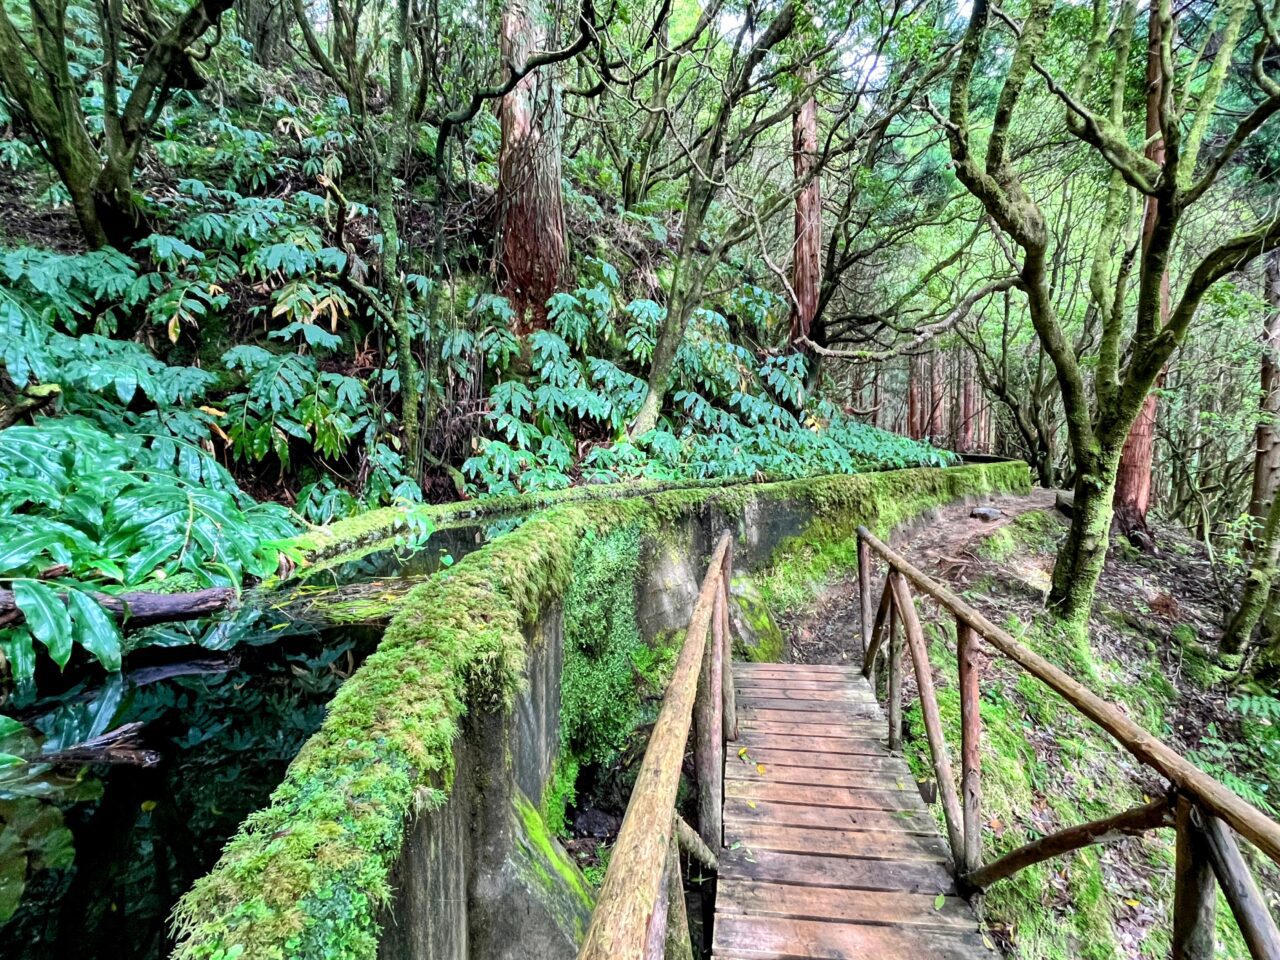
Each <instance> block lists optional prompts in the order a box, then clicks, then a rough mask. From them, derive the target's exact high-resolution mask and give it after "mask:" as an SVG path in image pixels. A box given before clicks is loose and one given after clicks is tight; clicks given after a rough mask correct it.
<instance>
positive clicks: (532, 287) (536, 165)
mask: <svg viewBox="0 0 1280 960" xmlns="http://www.w3.org/2000/svg"><path fill="white" fill-rule="evenodd" d="M547 23H548V18H547V13H546V10H545V9H544V8H543V6H542V4H541V3H540V2H538V0H509V2H508V4H507V8H506V10H505V11H504V12H503V14H502V37H501V44H500V46H501V49H502V59H503V61H504V62H506V63H509V64H510V65H511V66H512V67H514V68H515V69H521V68H523V67H524V64H525V63H526V62H527V61H528V59H529V57H530V56H532V55H533V54H535V53H537V52H539V51H542V50H545V49H546V48H547V39H548V31H547ZM499 115H500V117H501V121H502V147H501V150H500V151H499V154H498V229H499V239H498V286H499V289H500V290H501V292H502V294H503V295H504V296H505V297H507V298H508V299H509V300H510V301H511V305H512V307H514V308H515V312H516V319H515V332H516V333H519V334H524V333H528V332H530V331H532V330H543V329H546V326H547V306H546V304H547V300H548V299H550V297H551V295H552V294H553V293H555V292H556V290H557V288H558V287H559V286H560V279H561V275H562V273H563V271H564V265H565V261H566V254H567V251H566V246H565V227H564V202H563V197H562V195H561V189H560V134H561V127H562V125H563V124H562V119H563V118H562V114H561V108H560V92H559V90H558V89H557V86H556V82H555V79H554V77H553V76H552V73H551V72H550V70H548V69H545V68H544V69H540V70H534V71H533V72H532V73H530V74H529V75H528V76H526V77H524V78H523V79H521V81H520V82H519V83H517V84H516V86H515V89H514V90H512V91H511V92H510V93H508V94H507V95H506V96H505V97H503V98H502V104H501V107H500V108H499Z"/></svg>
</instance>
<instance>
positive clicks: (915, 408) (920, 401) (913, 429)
mask: <svg viewBox="0 0 1280 960" xmlns="http://www.w3.org/2000/svg"><path fill="white" fill-rule="evenodd" d="M926 426H927V418H926V413H925V383H924V358H923V357H922V356H921V355H920V354H918V353H913V354H912V355H911V359H910V361H909V362H908V365H907V436H909V437H911V438H912V439H913V440H919V439H921V438H922V437H923V436H924V432H925V427H926Z"/></svg>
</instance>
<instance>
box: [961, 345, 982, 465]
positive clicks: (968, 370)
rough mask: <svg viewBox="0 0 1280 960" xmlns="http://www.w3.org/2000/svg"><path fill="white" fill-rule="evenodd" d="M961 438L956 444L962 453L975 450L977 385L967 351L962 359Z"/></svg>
mask: <svg viewBox="0 0 1280 960" xmlns="http://www.w3.org/2000/svg"><path fill="white" fill-rule="evenodd" d="M960 376H961V378H962V379H961V383H960V438H959V443H958V444H957V445H956V447H957V449H958V450H959V451H960V452H961V453H971V452H972V451H973V427H974V416H975V414H976V403H975V401H976V399H977V398H976V397H975V396H974V395H975V393H976V392H977V385H976V384H975V383H974V378H973V358H972V357H971V356H969V354H968V353H967V352H966V353H965V354H964V357H963V358H962V360H961V374H960Z"/></svg>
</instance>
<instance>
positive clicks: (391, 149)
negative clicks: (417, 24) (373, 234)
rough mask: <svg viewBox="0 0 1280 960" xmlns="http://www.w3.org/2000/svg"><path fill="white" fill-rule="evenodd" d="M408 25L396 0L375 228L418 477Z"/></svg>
mask: <svg viewBox="0 0 1280 960" xmlns="http://www.w3.org/2000/svg"><path fill="white" fill-rule="evenodd" d="M408 26H409V0H399V2H398V3H397V5H396V16H395V17H394V19H393V21H392V34H391V46H390V49H389V50H388V53H387V55H388V58H389V61H390V63H389V67H390V85H389V86H390V90H389V93H390V112H389V123H388V125H387V131H386V141H385V145H386V146H385V150H384V151H383V155H382V157H381V158H380V162H378V163H377V164H376V167H375V170H374V185H375V193H376V195H377V199H378V226H379V227H380V228H381V230H382V258H381V268H382V284H383V290H384V291H385V293H386V295H387V299H388V300H390V301H391V309H390V313H389V314H384V315H383V320H384V321H385V322H386V323H387V325H388V326H389V327H390V333H391V337H392V339H393V340H394V342H395V346H396V371H397V373H398V374H399V379H400V424H401V431H402V433H403V436H404V445H405V459H406V461H407V462H408V463H409V465H410V469H411V471H412V472H414V475H416V471H417V468H418V458H419V455H420V453H421V449H422V445H421V427H420V407H421V401H420V393H419V390H418V363H417V360H416V358H415V357H414V353H413V334H412V329H411V326H410V323H409V298H408V291H407V290H406V289H405V284H404V270H403V267H402V260H403V250H402V244H401V241H400V228H399V224H398V222H397V220H396V204H395V181H396V173H397V172H398V171H399V170H400V168H401V167H402V166H403V165H404V158H405V151H406V150H407V148H408V141H409V130H408V93H407V91H406V89H405V82H404V50H405V40H406V35H407V34H408Z"/></svg>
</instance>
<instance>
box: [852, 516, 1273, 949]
mask: <svg viewBox="0 0 1280 960" xmlns="http://www.w3.org/2000/svg"><path fill="white" fill-rule="evenodd" d="M873 555H874V556H876V557H878V558H879V559H880V560H882V561H883V562H884V563H885V564H886V565H887V567H888V574H887V576H886V579H885V585H884V588H883V590H882V591H881V594H880V602H879V605H878V607H877V608H876V614H875V617H874V619H873V618H871V617H869V616H868V614H869V613H870V611H871V605H872V600H871V576H872V571H871V566H872V556H873ZM858 567H859V594H860V597H859V599H860V601H861V605H862V642H863V654H864V659H863V664H864V666H863V673H864V674H865V675H866V676H867V677H868V679H870V680H871V682H872V687H873V688H874V687H875V671H876V666H877V661H878V660H880V659H885V660H887V663H888V676H887V677H886V688H887V697H888V710H887V712H888V717H889V746H890V749H891V750H899V749H901V747H902V676H903V670H902V652H903V647H904V639H905V646H906V648H907V649H908V650H909V652H910V657H911V663H912V666H913V667H914V670H915V677H916V686H917V689H918V690H919V695H920V708H921V714H922V716H923V719H924V727H925V734H926V738H927V740H928V744H929V752H930V756H931V758H932V760H933V769H934V775H935V777H936V779H937V782H938V792H939V797H940V799H941V801H942V810H943V814H944V816H945V819H946V824H947V836H948V840H949V841H950V844H951V851H952V856H953V859H954V860H955V864H956V868H957V874H958V876H959V879H960V883H961V886H962V887H963V888H965V890H966V892H970V893H979V892H981V891H983V890H985V889H986V888H987V887H989V886H990V885H991V884H993V883H995V882H996V881H997V880H1001V879H1003V878H1005V877H1008V876H1012V875H1013V874H1014V873H1017V872H1018V871H1019V870H1021V869H1023V868H1024V867H1028V866H1030V865H1032V864H1034V863H1039V862H1041V861H1044V860H1047V859H1049V858H1051V857H1055V856H1059V855H1061V854H1064V853H1067V852H1069V851H1071V850H1076V849H1078V848H1080V847H1084V846H1087V845H1089V844H1093V843H1099V842H1103V841H1106V840H1110V839H1115V838H1117V837H1119V836H1121V835H1123V834H1137V833H1141V832H1143V831H1145V830H1149V829H1152V828H1155V827H1161V826H1172V827H1175V828H1176V830H1177V851H1176V855H1175V859H1176V863H1175V867H1174V904H1173V956H1174V958H1175V960H1209V958H1211V957H1212V956H1213V942H1214V918H1215V912H1216V898H1217V893H1216V885H1215V881H1216V884H1220V885H1221V887H1222V891H1223V893H1224V894H1225V895H1226V898H1227V903H1228V904H1229V905H1230V907H1231V912H1232V914H1233V915H1234V916H1235V919H1236V922H1237V923H1238V924H1239V925H1240V930H1241V932H1242V933H1243V935H1244V939H1245V942H1246V943H1247V944H1248V946H1249V950H1250V952H1251V953H1252V955H1253V956H1254V957H1255V958H1266V960H1280V933H1278V932H1277V929H1276V923H1275V920H1274V918H1273V917H1272V916H1271V914H1270V912H1269V910H1268V908H1267V904H1266V901H1265V900H1264V899H1263V897H1262V894H1261V892H1260V891H1259V889H1258V885H1257V882H1256V880H1255V879H1254V877H1253V874H1252V872H1251V871H1250V869H1249V867H1248V865H1247V864H1246V863H1245V860H1244V857H1243V856H1242V855H1241V852H1240V848H1239V846H1238V845H1237V843H1236V835H1237V834H1239V835H1240V836H1242V837H1245V838H1246V839H1248V840H1249V841H1251V842H1252V843H1253V844H1254V845H1255V846H1256V847H1257V848H1258V849H1259V850H1260V851H1262V853H1264V854H1265V855H1266V856H1267V857H1269V858H1270V859H1271V860H1272V861H1273V862H1275V863H1276V864H1278V865H1280V824H1278V823H1276V822H1275V821H1274V820H1271V819H1270V818H1269V817H1267V816H1266V815H1265V814H1264V813H1263V812H1262V811H1260V810H1259V809H1258V808H1256V807H1254V806H1253V805H1251V804H1249V803H1246V802H1245V801H1244V800H1242V799H1240V797H1238V796H1237V795H1236V794H1234V793H1232V792H1231V791H1230V790H1229V789H1227V788H1226V787H1225V786H1223V785H1222V784H1221V783H1219V782H1218V781H1217V780H1215V779H1213V778H1212V777H1210V776H1209V775H1208V774H1206V773H1204V772H1203V771H1202V770H1200V769H1199V768H1197V767H1196V766H1194V765H1193V764H1191V763H1190V762H1188V761H1187V760H1186V759H1184V758H1183V757H1182V756H1180V755H1179V754H1178V753H1176V752H1175V751H1174V750H1173V749H1172V748H1171V747H1169V746H1167V745H1166V744H1164V743H1162V742H1161V741H1160V740H1158V739H1156V738H1155V737H1153V736H1152V735H1151V734H1149V733H1148V732H1147V731H1146V730H1144V729H1142V728H1141V727H1140V726H1138V725H1137V724H1136V723H1134V722H1133V721H1132V720H1130V719H1129V718H1128V717H1127V716H1126V715H1125V714H1124V713H1123V712H1122V711H1121V710H1119V709H1117V708H1116V707H1115V706H1114V705H1112V704H1110V703H1107V702H1106V701H1105V700H1103V699H1102V698H1100V697H1098V696H1097V695H1095V694H1094V693H1093V692H1091V691H1090V690H1089V689H1087V688H1086V687H1085V686H1083V685H1082V684H1080V683H1078V682H1077V681H1075V680H1074V679H1072V678H1071V677H1070V676H1068V675H1067V674H1066V673H1064V672H1063V671H1062V670H1060V669H1058V668H1057V667H1056V666H1054V665H1053V664H1052V663H1050V662H1049V661H1048V660H1046V659H1044V658H1043V657H1041V656H1039V655H1038V654H1036V653H1033V652H1032V651H1030V650H1028V649H1027V648H1026V647H1024V646H1022V645H1021V644H1020V643H1018V641H1016V640H1015V639H1014V638H1013V637H1012V636H1010V635H1009V634H1008V633H1007V632H1005V631H1004V630H1001V629H1000V628H999V627H997V626H995V625H994V624H992V623H991V622H990V621H988V620H987V619H986V618H985V617H983V616H982V614H980V613H978V612H977V611H976V610H974V609H973V608H972V607H970V606H969V605H968V604H966V603H965V602H964V601H963V600H961V599H960V598H959V597H957V596H956V595H955V594H954V593H952V592H951V591H950V590H948V589H947V588H946V587H943V586H942V585H941V584H939V583H937V582H935V581H934V580H931V579H930V578H929V577H927V576H925V575H924V574H923V573H921V572H920V571H919V570H917V569H916V568H915V567H914V566H912V565H911V564H910V563H909V562H908V561H907V560H906V558H904V557H903V556H901V555H900V554H898V553H896V552H895V551H894V550H892V549H890V548H889V547H888V546H886V545H885V544H884V543H882V542H881V541H880V540H878V539H877V538H876V537H875V536H874V535H872V534H871V533H870V532H869V531H868V530H866V529H865V528H863V527H859V528H858ZM912 587H915V588H916V589H917V590H919V591H920V592H921V593H923V594H925V595H927V596H929V597H930V598H931V599H933V600H934V601H936V603H937V604H938V605H939V607H941V608H942V610H944V611H945V612H946V613H949V614H950V615H951V616H952V617H954V619H955V623H956V642H957V652H958V660H959V678H958V684H959V690H960V779H959V790H958V791H957V786H956V783H957V781H956V780H955V778H954V774H953V769H952V766H951V758H950V756H949V752H948V748H947V741H946V738H945V736H944V732H943V728H942V721H941V718H940V717H939V714H938V703H937V697H936V695H935V693H934V685H933V672H932V666H931V664H930V662H929V654H928V647H927V644H926V643H925V638H924V630H923V629H922V627H921V625H920V619H919V616H918V615H917V613H916V608H915V602H914V600H913V598H912V594H911V588H912ZM980 641H985V642H986V643H987V644H988V645H989V646H990V647H992V648H994V649H995V650H996V651H997V652H999V653H1001V654H1003V655H1004V656H1006V657H1008V658H1009V659H1010V660H1012V661H1013V662H1014V663H1016V664H1017V665H1018V666H1020V667H1021V668H1022V669H1023V670H1025V671H1026V672H1027V673H1029V674H1031V675H1032V676H1033V677H1035V678H1036V679H1037V680H1039V681H1040V682H1042V683H1044V684H1045V685H1046V686H1048V687H1049V688H1050V689H1052V690H1054V691H1055V692H1057V693H1058V694H1059V695H1061V696H1062V698H1063V699H1064V700H1066V701H1067V703H1069V704H1070V705H1071V706H1072V707H1073V708H1075V710H1077V711H1078V712H1079V713H1081V714H1083V715H1084V716H1085V717H1087V718H1088V719H1089V720H1091V721H1093V722H1094V723H1096V724H1097V725H1098V726H1100V727H1101V728H1102V729H1103V730H1105V731H1106V732H1107V733H1109V734H1110V735H1111V736H1112V737H1114V738H1115V740H1116V741H1117V742H1118V743H1119V744H1120V746H1121V747H1123V748H1124V749H1125V750H1127V751H1128V752H1129V753H1131V754H1133V756H1134V757H1136V758H1137V759H1138V760H1139V761H1141V762H1142V763H1143V764H1144V765H1145V766H1147V767H1149V768H1151V769H1152V770H1155V771H1156V772H1158V773H1159V774H1160V775H1161V776H1163V777H1164V778H1165V779H1166V780H1167V781H1169V784H1170V789H1169V793H1168V795H1167V796H1165V797H1161V798H1159V799H1157V800H1154V801H1152V802H1151V803H1147V804H1143V805H1142V806H1138V807H1134V808H1133V809H1131V810H1127V811H1124V812H1123V813H1118V814H1115V815H1114V816H1110V817H1105V818H1103V819H1100V820H1095V821H1093V822H1091V823H1085V824H1080V825H1077V826H1072V827H1067V828H1066V829H1064V830H1061V831H1059V832H1057V833H1054V834H1050V835H1049V836H1046V837H1042V838H1040V839H1038V840H1035V841H1033V842H1031V843H1028V844H1026V845H1025V846H1023V847H1020V848H1018V849H1017V850H1014V851H1012V852H1011V853H1007V854H1005V855H1004V856H1002V857H1000V858H999V859H996V860H994V861H992V862H991V863H987V864H984V863H982V814H981V805H982V787H981V780H980V772H981V768H980V745H981V739H982V717H981V714H980V712H979V690H980V687H981V680H982V678H981V670H982V667H981V660H980V658H979V656H978V653H979V644H980Z"/></svg>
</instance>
